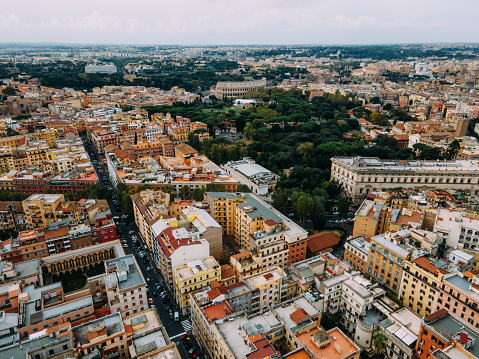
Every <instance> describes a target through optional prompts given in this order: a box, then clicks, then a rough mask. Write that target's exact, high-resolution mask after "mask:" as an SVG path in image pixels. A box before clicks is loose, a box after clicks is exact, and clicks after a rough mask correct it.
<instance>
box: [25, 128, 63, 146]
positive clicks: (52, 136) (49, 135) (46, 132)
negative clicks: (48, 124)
mask: <svg viewBox="0 0 479 359" xmlns="http://www.w3.org/2000/svg"><path fill="white" fill-rule="evenodd" d="M29 137H30V139H31V140H33V141H39V142H40V141H43V142H46V143H47V144H48V147H50V148H52V147H53V146H54V145H55V140H58V139H59V138H60V134H59V133H58V130H57V129H56V128H48V129H43V130H41V131H39V132H35V133H32V134H30V135H29Z"/></svg>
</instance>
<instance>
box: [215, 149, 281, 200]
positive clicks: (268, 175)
mask: <svg viewBox="0 0 479 359" xmlns="http://www.w3.org/2000/svg"><path fill="white" fill-rule="evenodd" d="M221 168H222V169H223V170H224V171H225V172H226V173H227V174H229V175H231V176H233V177H234V178H236V179H237V180H238V181H239V182H240V183H241V184H243V185H246V186H248V188H249V189H251V191H252V192H253V193H255V194H257V195H260V196H267V195H269V193H270V192H272V191H273V190H274V188H275V186H276V182H277V181H278V179H279V176H278V175H276V174H275V173H273V172H271V171H269V170H267V169H266V168H264V167H262V166H260V165H258V164H256V162H255V161H254V160H252V159H251V158H249V157H245V158H243V159H242V160H239V161H229V162H228V163H226V164H224V165H223V166H222V167H221Z"/></svg>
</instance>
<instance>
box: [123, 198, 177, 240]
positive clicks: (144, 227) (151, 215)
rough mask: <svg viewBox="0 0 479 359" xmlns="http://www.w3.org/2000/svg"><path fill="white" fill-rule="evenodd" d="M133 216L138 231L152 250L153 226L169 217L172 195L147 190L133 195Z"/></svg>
mask: <svg viewBox="0 0 479 359" xmlns="http://www.w3.org/2000/svg"><path fill="white" fill-rule="evenodd" d="M131 200H132V202H133V214H134V216H135V223H136V225H137V226H138V230H139V232H140V234H141V236H142V237H143V239H144V240H145V242H146V244H147V245H148V247H149V248H152V233H151V226H152V225H153V224H154V223H155V222H156V221H158V220H159V219H162V218H166V217H168V208H169V206H170V195H169V193H164V192H162V191H154V190H147V191H141V192H140V193H135V194H133V195H131Z"/></svg>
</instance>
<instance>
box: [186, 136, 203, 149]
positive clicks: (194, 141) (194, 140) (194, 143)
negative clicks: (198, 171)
mask: <svg viewBox="0 0 479 359" xmlns="http://www.w3.org/2000/svg"><path fill="white" fill-rule="evenodd" d="M188 144H189V145H190V146H191V147H193V148H194V149H195V150H197V151H201V142H200V138H199V137H198V135H196V134H195V133H194V132H190V133H188Z"/></svg>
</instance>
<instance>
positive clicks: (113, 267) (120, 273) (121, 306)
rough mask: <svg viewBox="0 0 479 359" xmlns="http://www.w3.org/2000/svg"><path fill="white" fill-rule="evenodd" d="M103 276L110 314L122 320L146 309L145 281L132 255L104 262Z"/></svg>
mask: <svg viewBox="0 0 479 359" xmlns="http://www.w3.org/2000/svg"><path fill="white" fill-rule="evenodd" d="M105 267H106V271H107V272H106V274H104V275H103V277H104V283H105V289H106V294H107V298H108V303H109V305H110V308H111V312H112V313H114V312H117V311H118V312H120V314H121V316H122V318H124V317H127V316H129V315H131V314H136V313H139V312H142V311H143V310H146V309H147V308H148V300H147V295H146V281H145V278H144V277H143V274H142V273H141V270H140V268H139V267H138V263H137V262H136V259H135V257H134V256H133V254H130V255H127V256H124V257H119V258H115V259H110V260H107V261H106V262H105Z"/></svg>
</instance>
